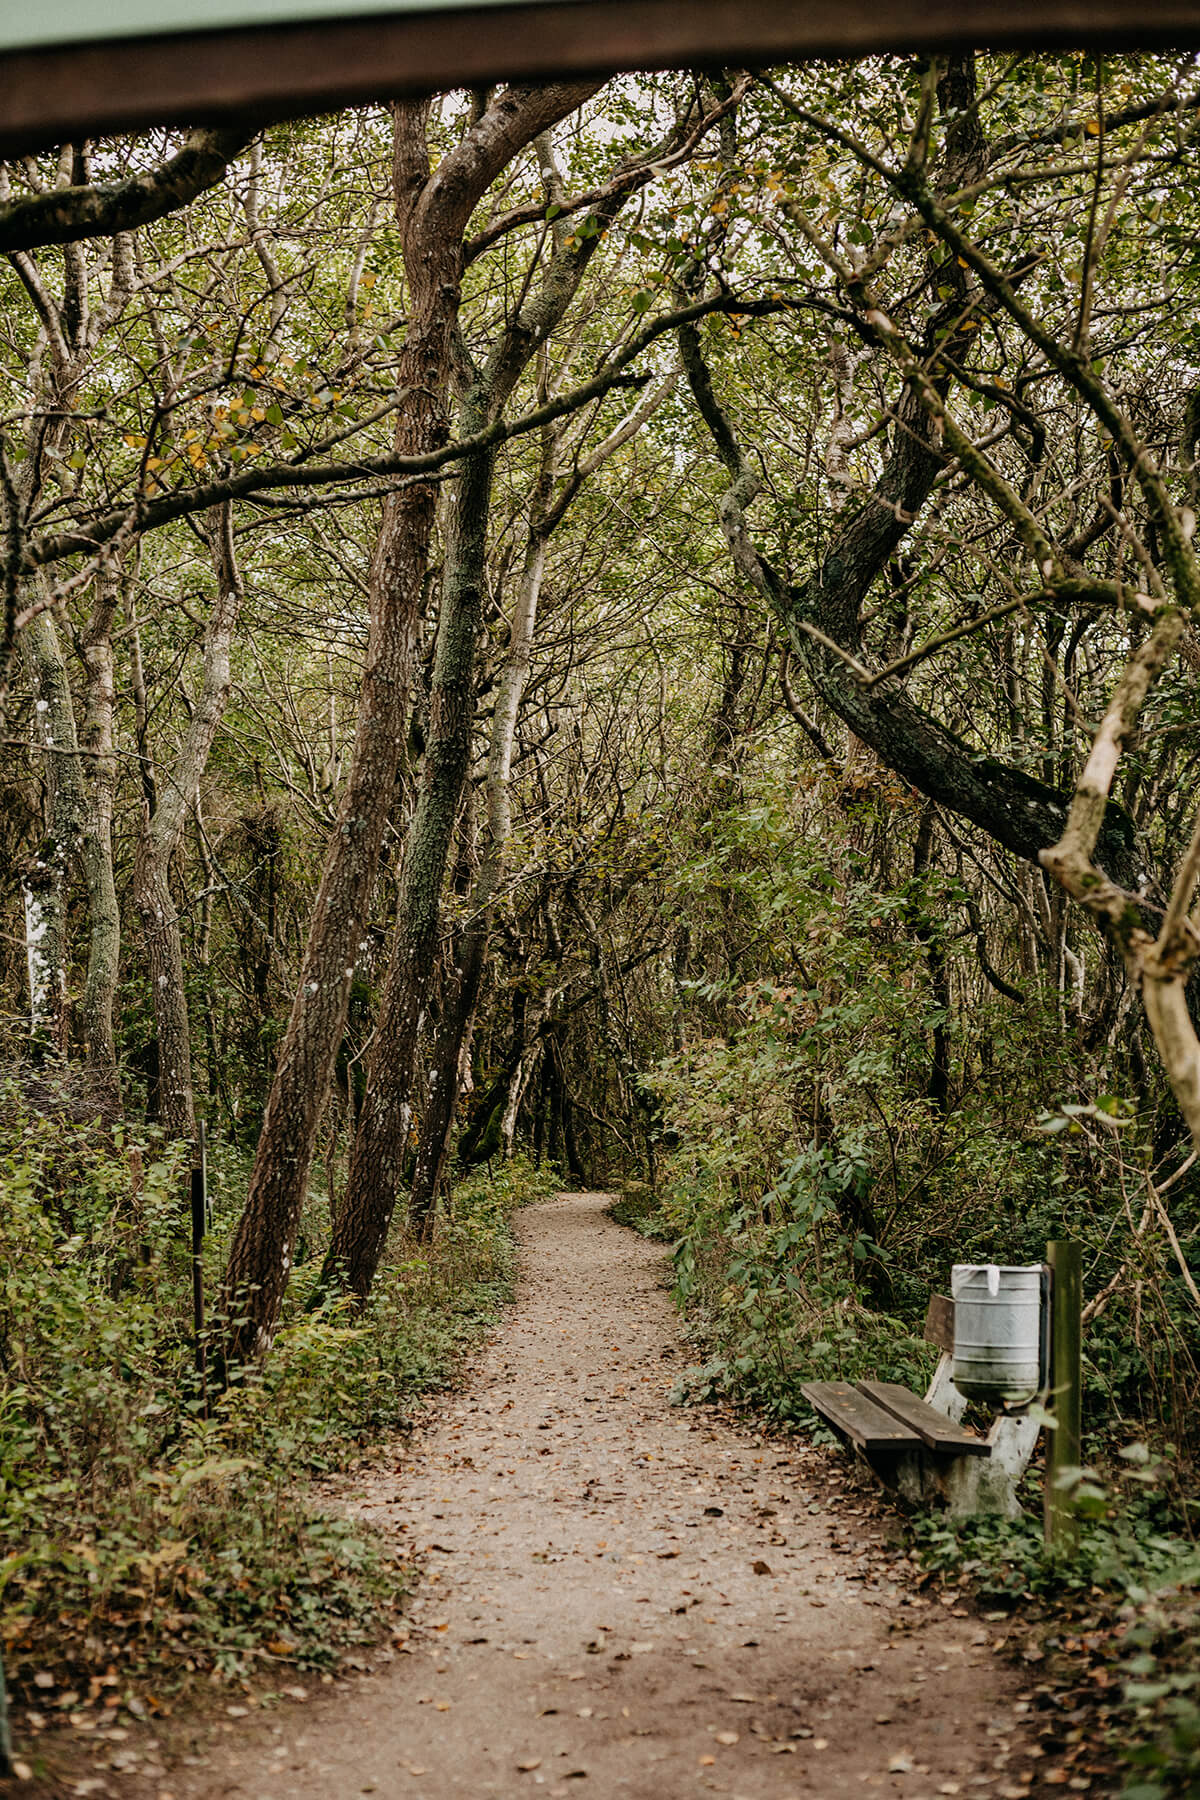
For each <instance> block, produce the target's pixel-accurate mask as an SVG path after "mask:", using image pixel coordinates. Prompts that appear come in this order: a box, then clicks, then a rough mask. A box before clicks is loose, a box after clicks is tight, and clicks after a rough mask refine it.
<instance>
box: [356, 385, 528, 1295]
mask: <svg viewBox="0 0 1200 1800" xmlns="http://www.w3.org/2000/svg"><path fill="white" fill-rule="evenodd" d="M465 423H466V424H467V429H471V428H472V427H473V426H474V424H475V421H474V420H473V419H469V420H468V421H466V422H465ZM492 468H493V458H492V456H491V455H490V454H486V453H485V454H483V455H480V456H473V457H471V458H470V459H469V460H468V461H467V462H466V463H465V464H464V466H463V470H462V473H461V475H460V476H459V479H458V482H457V493H456V495H455V504H454V511H453V514H452V520H451V530H450V543H449V546H448V550H447V577H446V582H445V586H444V591H443V597H442V611H441V618H440V620H439V625H438V638H437V650H436V654H435V657H434V667H433V683H432V691H431V695H430V709H429V733H428V738H427V741H426V752H425V763H424V767H423V769H422V775H421V787H420V792H419V794H418V796H417V806H416V811H415V813H414V815H413V821H412V825H411V827H410V829H409V836H408V842H407V844H406V845H405V852H404V863H403V867H402V870H401V875H400V896H399V901H398V905H397V916H396V924H395V928H394V934H393V939H392V954H391V960H390V962H389V964H388V971H387V976H386V979H385V982H384V990H383V998H382V1001H381V1004H380V1011H379V1022H378V1026H377V1028H376V1033H375V1044H374V1047H373V1049H372V1052H371V1058H370V1061H369V1063H368V1066H367V1093H366V1099H365V1101H364V1104H363V1110H362V1116H361V1118H360V1119H359V1123H358V1130H357V1132H356V1133H355V1138H354V1149H353V1151H352V1153H351V1157H350V1170H349V1174H348V1176H347V1180H346V1192H345V1195H344V1197H343V1201H342V1205H341V1206H340V1207H339V1209H338V1213H337V1216H336V1218H335V1220H334V1225H333V1235H332V1239H331V1242H330V1249H329V1272H330V1273H332V1272H333V1271H334V1270H337V1271H338V1274H339V1279H341V1280H344V1282H345V1283H346V1285H347V1286H348V1288H349V1289H350V1290H351V1292H353V1293H355V1294H358V1295H360V1296H364V1297H365V1295H366V1294H367V1293H369V1291H370V1287H371V1283H372V1281H373V1280H374V1277H375V1270H376V1268H377V1267H378V1264H379V1257H380V1255H381V1253H382V1250H383V1246H384V1242H385V1240H386V1238H387V1233H388V1227H389V1226H390V1224H391V1219H392V1212H393V1209H394V1207H395V1203H396V1194H397V1192H398V1190H399V1186H400V1183H401V1180H402V1178H403V1169H404V1161H405V1158H406V1155H407V1153H408V1149H409V1137H410V1130H411V1125H412V1117H413V1090H414V1085H415V1080H416V1063H417V1050H418V1046H419V1043H420V1037H421V1032H422V1029H423V1027H424V1025H425V1021H426V1015H427V1010H428V1003H429V991H428V984H429V977H430V972H431V970H432V969H433V967H434V964H435V962H436V959H437V946H438V936H439V930H440V925H441V900H442V884H443V881H444V879H445V873H446V864H447V860H448V858H449V854H450V846H451V843H452V841H453V837H454V826H455V821H456V819H457V817H458V809H459V805H460V803H461V801H462V794H463V788H464V786H465V784H466V779H467V774H468V771H469V768H470V760H471V730H472V726H473V723H474V716H475V679H474V678H475V645H476V641H477V638H478V634H479V630H480V627H481V623H482V616H483V599H484V557H485V552H486V548H487V521H488V502H489V500H490V497H491V485H492ZM452 985H453V987H457V988H461V985H462V984H461V974H460V976H459V979H458V980H457V981H454V982H453V984H452ZM447 1003H448V1005H447V1010H448V1011H455V1010H457V1008H456V1006H455V1004H454V1002H453V1000H452V996H451V995H450V994H448V995H447ZM456 1069H457V1048H456V1049H455V1054H454V1062H453V1065H452V1071H451V1074H450V1076H449V1077H448V1079H447V1080H446V1081H445V1082H442V1081H440V1080H439V1081H437V1082H435V1084H434V1086H433V1089H432V1093H431V1099H432V1100H433V1101H434V1103H435V1104H439V1105H440V1095H439V1091H438V1090H439V1088H443V1089H444V1087H445V1086H448V1085H449V1082H450V1081H452V1080H453V1079H454V1072H455V1071H456ZM436 1073H437V1069H436V1064H435V1074H436Z"/></svg>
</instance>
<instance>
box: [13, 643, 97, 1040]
mask: <svg viewBox="0 0 1200 1800" xmlns="http://www.w3.org/2000/svg"><path fill="white" fill-rule="evenodd" d="M21 650H22V655H23V657H24V661H25V667H26V670H27V672H28V675H29V685H30V688H31V689H32V692H33V704H34V719H35V725H34V730H35V734H36V739H37V743H38V745H39V746H40V748H41V751H42V763H43V768H44V770H45V796H46V797H45V823H46V829H45V833H44V835H43V837H42V840H41V842H40V844H39V845H38V847H37V849H36V850H35V851H34V852H33V854H32V856H31V857H30V858H29V859H28V861H27V862H26V864H25V867H24V869H23V870H22V872H21V889H22V894H23V897H24V903H25V954H26V962H27V965H28V970H29V1025H30V1033H31V1036H32V1039H33V1044H34V1050H35V1054H46V1053H49V1054H51V1055H57V1056H64V1055H65V1054H66V1050H67V1043H68V1039H69V1036H70V1018H69V1011H68V1004H67V960H68V946H67V890H68V885H69V882H70V878H71V874H72V871H73V869H74V868H75V867H76V866H77V863H78V858H79V855H80V851H81V849H82V846H83V832H84V817H85V806H84V798H83V783H82V780H81V778H80V770H79V743H78V738H77V736H76V729H75V709H74V704H73V701H72V698H71V686H70V682H69V680H68V678H67V667H66V663H65V661H64V659H63V653H62V643H61V641H60V639H59V635H58V627H57V626H56V624H55V623H54V617H53V614H52V613H51V612H50V611H49V610H48V609H45V610H43V611H41V612H39V613H37V614H36V615H35V617H34V618H32V619H31V620H30V622H29V624H28V625H26V627H25V629H24V631H23V632H22V633H21Z"/></svg>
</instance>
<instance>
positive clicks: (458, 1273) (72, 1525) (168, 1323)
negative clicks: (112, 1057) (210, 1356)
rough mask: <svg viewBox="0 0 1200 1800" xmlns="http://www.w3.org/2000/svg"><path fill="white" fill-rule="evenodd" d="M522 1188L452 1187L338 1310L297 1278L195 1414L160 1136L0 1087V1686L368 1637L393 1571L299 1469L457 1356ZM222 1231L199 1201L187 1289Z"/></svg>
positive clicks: (376, 1423)
mask: <svg viewBox="0 0 1200 1800" xmlns="http://www.w3.org/2000/svg"><path fill="white" fill-rule="evenodd" d="M212 1161H213V1167H214V1173H215V1174H216V1175H217V1177H218V1186H219V1180H220V1177H221V1175H222V1174H223V1175H224V1176H225V1177H226V1178H227V1179H228V1178H231V1177H233V1178H236V1176H237V1175H238V1174H239V1173H240V1171H241V1168H242V1164H241V1162H240V1159H239V1158H238V1156H237V1154H236V1152H231V1151H230V1150H228V1149H227V1148H226V1147H225V1146H222V1145H219V1144H218V1145H215V1146H214V1154H213V1158H212ZM485 1185H486V1184H485ZM534 1185H535V1184H534V1182H533V1181H532V1179H531V1178H530V1176H529V1175H528V1174H527V1173H526V1172H525V1171H523V1170H514V1171H512V1172H511V1173H509V1174H506V1177H505V1178H504V1179H503V1180H501V1179H499V1178H498V1180H497V1183H496V1184H495V1187H494V1189H492V1190H490V1191H483V1190H480V1191H474V1192H471V1193H468V1194H466V1195H465V1196H461V1197H460V1200H459V1204H458V1206H457V1208H456V1213H455V1218H454V1221H453V1223H452V1225H451V1226H450V1227H449V1228H448V1230H447V1231H446V1232H445V1233H444V1234H443V1236H442V1238H441V1239H440V1240H439V1242H438V1244H437V1245H436V1247H434V1248H431V1249H425V1248H420V1249H418V1248H415V1247H413V1246H411V1245H406V1244H405V1243H404V1242H403V1240H401V1241H400V1242H399V1243H398V1244H397V1245H396V1246H395V1251H394V1254H393V1256H392V1257H391V1259H390V1260H389V1261H388V1262H387V1263H386V1264H385V1266H384V1268H383V1270H382V1271H381V1275H380V1280H379V1283H378V1285H377V1287H376V1290H375V1293H374V1295H373V1296H372V1300H371V1303H370V1305H369V1307H368V1308H367V1309H366V1311H365V1312H364V1313H362V1314H360V1315H352V1314H351V1312H350V1311H349V1309H348V1308H347V1307H346V1306H345V1305H339V1306H337V1307H334V1308H332V1309H330V1310H329V1311H327V1312H324V1313H317V1314H312V1315H309V1314H306V1313H304V1311H303V1310H302V1302H303V1299H304V1287H305V1283H304V1281H303V1280H302V1279H301V1280H299V1281H297V1283H296V1284H294V1285H295V1287H296V1293H295V1295H294V1297H293V1300H292V1304H291V1308H290V1310H289V1314H288V1316H287V1318H286V1320H285V1323H284V1325H283V1328H282V1329H281V1331H280V1333H279V1336H278V1339H277V1341H276V1345H275V1347H274V1351H273V1354H272V1356H271V1358H270V1359H269V1360H268V1362H267V1363H266V1365H265V1366H264V1367H263V1368H262V1369H259V1370H256V1371H254V1372H253V1373H252V1374H251V1375H250V1376H249V1377H248V1378H247V1379H246V1380H244V1381H243V1382H241V1383H239V1384H238V1385H237V1386H235V1387H233V1388H232V1389H230V1390H229V1392H227V1393H226V1394H224V1395H222V1396H219V1397H214V1398H213V1399H212V1400H211V1402H210V1404H209V1405H208V1406H207V1407H206V1405H205V1401H204V1398H203V1395H202V1393H201V1391H200V1389H199V1387H198V1384H197V1382H196V1379H195V1374H194V1368H193V1350H192V1342H191V1305H190V1301H191V1295H190V1262H189V1253H188V1242H187V1239H186V1236H185V1229H184V1210H183V1203H184V1202H185V1198H186V1179H185V1176H184V1173H183V1170H182V1168H181V1159H180V1154H179V1152H178V1150H167V1149H165V1148H164V1147H163V1146H162V1145H161V1143H159V1142H157V1141H156V1140H155V1139H154V1138H153V1136H152V1135H150V1134H148V1133H144V1132H143V1133H140V1134H135V1133H133V1132H130V1131H126V1130H124V1129H122V1128H115V1129H113V1130H111V1131H110V1132H108V1133H102V1132H100V1131H98V1130H91V1129H86V1128H82V1127H79V1126H77V1125H73V1124H70V1123H67V1122H64V1121H61V1120H56V1119H54V1118H44V1117H36V1116H33V1115H28V1114H25V1113H23V1112H22V1111H21V1109H20V1107H19V1106H18V1104H17V1102H16V1100H15V1098H11V1099H10V1100H9V1102H8V1104H7V1105H6V1107H5V1126H4V1136H3V1149H2V1154H0V1270H2V1271H3V1273H2V1274H0V1542H2V1543H3V1544H4V1545H5V1546H6V1550H7V1554H6V1555H5V1556H4V1557H3V1559H0V1630H2V1631H3V1638H4V1645H5V1660H6V1664H7V1666H8V1670H9V1675H10V1679H11V1680H12V1682H13V1685H14V1688H15V1689H16V1690H17V1691H20V1689H21V1687H22V1686H23V1685H24V1684H25V1683H26V1682H27V1681H28V1679H29V1677H30V1676H31V1674H32V1672H33V1671H34V1670H35V1669H44V1668H46V1667H47V1665H49V1666H51V1667H54V1666H57V1667H58V1668H59V1669H60V1670H61V1671H63V1674H62V1681H63V1684H64V1685H65V1687H66V1688H68V1689H69V1688H70V1687H71V1686H72V1685H77V1684H78V1682H79V1681H80V1680H81V1679H83V1678H84V1676H86V1675H87V1674H88V1673H89V1672H91V1671H93V1670H94V1669H95V1667H96V1666H97V1665H98V1664H102V1665H107V1663H109V1662H111V1663H114V1664H116V1665H117V1666H119V1667H120V1668H121V1669H122V1670H123V1672H124V1674H125V1676H126V1677H127V1678H136V1676H137V1674H138V1672H139V1671H140V1670H149V1669H151V1668H154V1669H156V1670H157V1675H156V1677H155V1682H156V1685H159V1684H160V1683H162V1682H164V1681H165V1682H167V1683H168V1684H169V1683H170V1682H171V1681H172V1680H173V1679H177V1678H179V1677H180V1676H182V1675H184V1674H186V1673H189V1672H191V1671H193V1670H199V1669H207V1668H212V1669H215V1670H217V1671H218V1672H220V1673H221V1674H224V1675H226V1676H234V1675H236V1674H240V1673H244V1672H246V1670H247V1669H248V1668H251V1667H256V1666H257V1667H261V1666H262V1663H263V1660H264V1659H265V1660H266V1661H267V1662H269V1661H271V1660H272V1659H273V1658H279V1659H280V1660H282V1661H283V1662H285V1663H286V1664H287V1665H288V1666H290V1667H297V1666H298V1667H319V1666H326V1665H329V1664H332V1663H334V1662H336V1661H337V1659H338V1657H339V1656H340V1654H341V1653H342V1652H343V1651H344V1650H345V1648H346V1646H347V1645H349V1644H352V1643H354V1642H357V1641H361V1640H366V1639H370V1638H373V1637H374V1636H376V1635H377V1633H378V1630H379V1624H380V1620H381V1618H382V1617H384V1616H386V1613H387V1611H388V1609H389V1608H391V1607H393V1606H394V1605H395V1604H396V1603H397V1601H398V1599H399V1598H400V1596H401V1594H402V1592H403V1587H404V1580H405V1576H404V1571H403V1569H402V1568H400V1567H399V1566H398V1565H397V1564H396V1563H395V1562H394V1560H393V1558H392V1556H391V1555H390V1553H389V1551H388V1548H387V1546H386V1544H385V1543H384V1542H383V1541H382V1540H380V1539H379V1538H377V1537H376V1536H375V1535H374V1534H373V1533H372V1532H371V1531H369V1530H367V1529H364V1528H363V1527H361V1526H360V1525H357V1524H352V1523H350V1522H349V1521H347V1520H346V1519H344V1518H342V1517H340V1516H338V1515H337V1514H334V1513H329V1512H326V1511H317V1510H314V1508H313V1504H312V1502H311V1500H310V1499H309V1498H308V1497H307V1495H306V1494H305V1492H304V1490H303V1487H302V1478H303V1477H304V1475H305V1474H306V1473H307V1472H309V1471H312V1470H332V1469H337V1470H340V1469H342V1468H344V1467H345V1465H346V1462H347V1458H348V1457H350V1458H353V1456H354V1455H355V1454H356V1453H358V1452H359V1450H360V1449H361V1447H363V1446H365V1445H367V1444H368V1443H369V1442H370V1440H371V1438H372V1436H373V1435H375V1434H378V1433H379V1432H381V1431H384V1430H395V1429H397V1428H400V1427H403V1426H404V1425H405V1424H406V1423H407V1422H408V1421H409V1419H410V1418H411V1416H412V1413H413V1410H414V1407H415V1406H416V1405H417V1404H418V1403H419V1400H420V1396H422V1395H423V1394H426V1393H428V1392H430V1391H433V1390H435V1389H437V1388H439V1387H442V1386H444V1385H445V1384H446V1382H447V1381H448V1379H450V1378H451V1376H452V1375H453V1373H454V1372H455V1371H456V1370H457V1369H458V1368H459V1367H461V1359H462V1354H463V1351H464V1350H465V1349H466V1348H467V1347H468V1346H469V1345H470V1344H471V1343H472V1342H474V1341H475V1340H476V1339H477V1337H478V1335H479V1332H480V1330H481V1328H482V1327H483V1326H484V1325H485V1324H486V1322H487V1320H488V1319H489V1318H490V1317H491V1316H493V1314H494V1312H495V1309H496V1308H497V1306H498V1305H499V1304H500V1303H501V1302H502V1300H503V1299H504V1298H505V1297H506V1296H507V1293H508V1291H509V1284H510V1280H511V1238H510V1235H509V1233H508V1230H507V1227H506V1209H507V1207H508V1206H509V1205H511V1204H512V1203H513V1202H514V1199H515V1198H516V1197H518V1196H520V1195H522V1194H524V1193H526V1192H528V1191H529V1190H530V1189H531V1188H532V1187H533V1186H534ZM218 1198H219V1199H224V1198H226V1196H222V1195H220V1194H218ZM318 1210H321V1207H320V1203H319V1202H318ZM222 1216H223V1217H224V1218H225V1219H226V1220H230V1219H232V1217H233V1209H232V1208H227V1209H225V1210H224V1212H223V1215H222ZM311 1229H313V1230H314V1231H315V1230H317V1229H319V1223H318V1221H317V1220H314V1221H313V1222H312V1226H311ZM227 1232H228V1224H226V1225H224V1226H222V1224H221V1219H220V1218H218V1222H217V1229H216V1231H215V1232H214V1235H213V1237H212V1239H210V1241H209V1244H208V1246H207V1247H206V1272H207V1276H208V1286H209V1287H210V1289H211V1288H214V1287H215V1284H216V1278H217V1275H218V1271H219V1267H220V1263H221V1260H222V1258H223V1254H224V1240H225V1237H226V1235H227ZM313 1266H314V1267H315V1264H314V1265H313ZM301 1274H302V1275H303V1271H302V1272H301Z"/></svg>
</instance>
